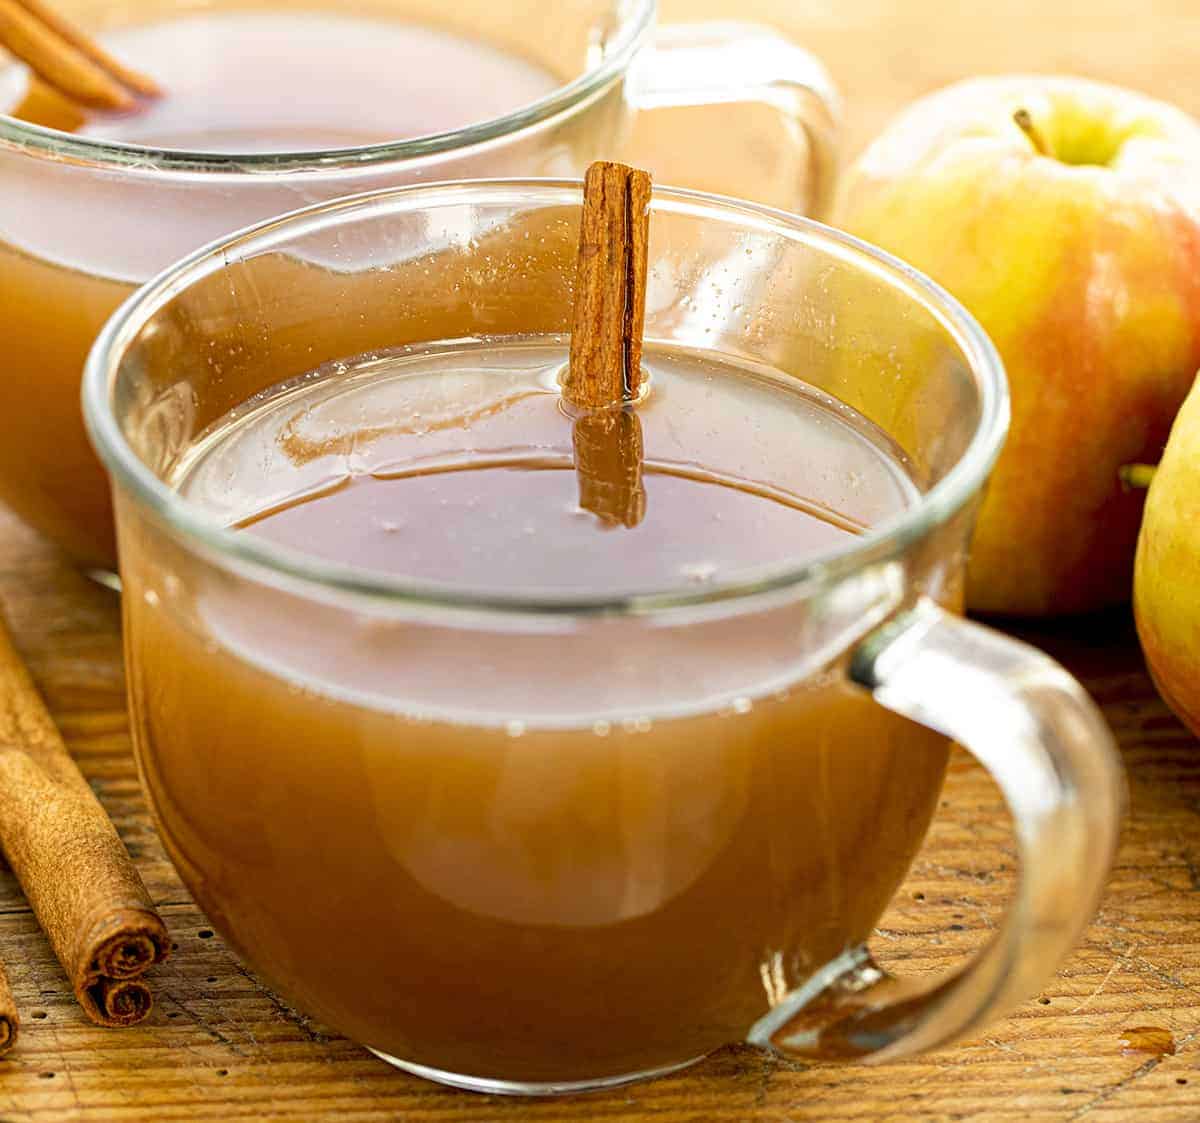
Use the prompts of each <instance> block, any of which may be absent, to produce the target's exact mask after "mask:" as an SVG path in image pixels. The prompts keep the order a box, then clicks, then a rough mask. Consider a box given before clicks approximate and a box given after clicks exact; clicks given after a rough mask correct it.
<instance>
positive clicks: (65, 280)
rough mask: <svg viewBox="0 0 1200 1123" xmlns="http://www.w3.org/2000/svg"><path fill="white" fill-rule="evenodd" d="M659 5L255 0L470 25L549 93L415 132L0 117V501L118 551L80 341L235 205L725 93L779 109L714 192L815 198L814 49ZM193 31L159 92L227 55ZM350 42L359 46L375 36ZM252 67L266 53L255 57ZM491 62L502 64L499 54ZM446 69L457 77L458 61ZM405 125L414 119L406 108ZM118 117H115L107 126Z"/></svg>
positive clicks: (455, 27)
mask: <svg viewBox="0 0 1200 1123" xmlns="http://www.w3.org/2000/svg"><path fill="white" fill-rule="evenodd" d="M60 7H61V8H62V9H63V11H64V14H66V15H67V16H70V17H72V18H75V19H77V20H78V21H79V22H80V24H81V25H83V26H84V27H87V28H88V29H91V30H96V31H100V32H112V31H114V30H116V31H118V32H119V31H120V29H122V28H129V27H137V26H140V25H143V24H152V23H153V21H156V20H164V19H169V18H172V17H179V18H183V17H185V16H186V17H188V18H203V17H204V16H205V15H206V14H207V15H212V14H213V13H217V14H218V15H220V14H222V13H225V14H228V13H229V12H237V11H238V10H240V9H242V8H244V7H245V5H244V4H243V3H240V2H238V0H206V2H204V3H202V4H196V3H193V2H192V0H134V2H132V3H126V2H122V3H113V2H108V0H62V2H61V3H60ZM655 7H656V6H655V4H654V2H653V0H578V2H573V3H570V4H556V3H547V2H545V0H513V2H510V3H487V2H483V0H470V2H462V3H456V4H445V3H440V2H435V0H390V2H389V0H361V2H355V3H344V2H339V3H337V4H332V3H329V2H326V3H305V4H292V5H289V4H287V3H283V2H280V3H276V4H274V5H272V6H270V7H268V8H266V9H265V10H266V11H267V12H268V13H270V12H272V11H276V10H278V11H289V12H291V11H299V12H304V13H308V14H309V16H310V17H311V14H312V13H317V14H318V15H319V14H321V13H336V15H337V17H338V18H343V19H344V18H346V17H349V16H358V15H361V16H362V17H371V18H382V19H388V20H393V21H403V22H404V23H405V24H406V25H420V26H421V27H429V28H435V29H439V30H440V31H443V32H446V33H451V34H454V35H458V36H462V37H464V38H463V40H462V41H463V42H466V41H467V40H470V41H472V42H475V43H480V42H482V43H484V44H486V45H487V47H488V49H489V50H490V51H492V54H489V55H488V58H489V59H491V65H493V68H495V67H497V66H500V65H501V64H500V63H497V59H503V57H505V54H507V55H511V56H513V57H514V58H516V59H517V62H516V63H514V65H519V66H521V67H524V68H525V72H527V73H526V74H525V76H526V79H529V75H530V74H534V73H535V72H536V73H537V74H541V75H542V76H543V77H545V78H546V81H545V88H546V91H547V92H545V93H544V94H543V95H542V96H540V97H539V98H538V100H536V101H534V102H532V103H528V104H515V105H513V106H512V108H511V111H508V112H506V113H505V114H504V115H503V116H499V117H494V118H493V119H491V120H485V121H481V122H479V123H478V124H474V125H471V126H469V127H465V128H461V129H457V130H456V131H451V132H443V133H437V134H434V135H422V136H418V137H416V139H410V140H401V141H394V140H393V137H394V134H391V133H389V132H388V131H387V120H388V117H387V112H386V104H385V106H384V111H381V110H380V108H379V106H378V105H377V104H372V105H370V106H367V105H365V104H364V107H363V117H364V120H365V119H367V118H368V117H369V118H370V127H369V128H368V127H367V126H366V125H364V127H363V129H362V132H363V133H367V134H369V133H370V132H371V130H372V129H373V130H374V132H375V134H376V135H375V136H374V137H373V138H372V140H379V141H384V140H386V141H388V142H389V143H378V144H374V143H372V144H370V145H368V146H362V147H354V148H337V149H333V150H321V151H313V150H305V151H301V152H297V153H290V154H289V153H287V152H274V151H272V152H250V153H247V152H246V150H245V149H244V148H242V147H238V148H236V152H238V153H239V154H235V155H220V154H216V153H212V152H207V151H185V150H183V148H182V147H179V146H177V145H176V144H175V143H174V141H173V139H172V134H171V132H170V129H169V127H167V126H164V127H167V133H166V138H165V139H163V140H161V143H156V144H155V146H154V147H152V148H146V147H138V146H136V145H129V144H128V143H126V142H121V143H112V142H106V141H104V140H102V139H96V138H94V137H90V136H84V135H72V134H70V133H64V132H59V131H55V130H52V129H48V128H42V127H40V126H37V125H32V124H28V123H25V122H22V121H18V120H16V119H14V118H12V117H0V336H2V337H3V338H4V340H5V360H4V366H3V372H2V374H3V377H0V500H3V501H5V502H7V503H8V504H9V505H10V506H11V507H12V508H13V510H15V511H16V512H17V513H18V514H19V515H20V516H21V517H22V518H23V519H24V520H25V521H26V522H28V523H29V524H30V525H32V526H34V527H35V528H37V529H39V530H41V531H42V532H44V533H45V534H46V535H48V536H49V537H50V538H52V539H54V540H55V541H56V542H58V543H59V544H60V545H61V546H63V547H64V548H65V549H66V550H67V551H68V552H69V553H70V554H71V556H72V557H73V558H74V559H75V561H76V562H78V563H79V564H81V565H83V566H85V567H92V568H95V569H97V570H100V571H104V570H109V569H111V568H112V567H113V565H114V562H115V558H114V542H113V536H112V514H111V509H110V505H109V499H108V487H107V483H106V481H105V480H104V478H103V474H102V472H101V470H100V467H99V465H98V464H97V462H96V460H95V457H94V456H93V454H92V452H91V450H90V448H89V447H88V444H87V440H86V437H85V435H84V431H83V426H82V422H81V420H80V417H79V408H78V394H79V378H80V374H81V371H82V368H83V362H84V358H85V356H86V354H87V350H88V348H89V347H90V345H91V343H92V341H93V339H94V338H95V335H96V333H97V332H98V331H99V330H100V327H101V325H102V324H103V323H104V321H105V319H106V318H107V317H108V316H109V314H110V313H111V312H112V311H113V309H115V308H116V307H117V305H118V304H119V303H120V302H121V301H122V300H123V299H124V298H125V297H126V296H128V295H129V293H130V292H131V291H132V290H133V288H134V287H136V286H137V285H138V284H140V283H141V282H142V281H144V280H146V279H147V278H148V277H150V276H152V275H153V274H154V273H155V272H157V271H158V270H160V269H162V268H165V267H166V266H167V265H168V264H169V263H170V262H172V261H174V260H176V259H178V258H179V257H181V256H182V255H183V254H185V253H188V252H190V251H192V250H194V249H196V248H197V247H198V246H200V245H203V244H204V243H206V242H208V241H210V240H211V239H213V238H215V237H218V236H220V235H223V234H226V233H229V232H231V231H233V230H236V229H238V228H240V227H242V226H245V225H247V224H248V223H251V222H256V221H260V220H262V219H265V218H267V217H269V216H271V215H274V214H280V213H283V212H285V211H289V210H293V209H295V208H297V207H301V206H304V205H308V204H311V203H314V202H318V201H322V200H326V199H331V198H334V197H336V196H341V195H348V194H352V193H357V192H361V191H366V190H369V189H372V188H379V187H383V186H389V185H395V184H401V183H408V182H412V181H415V180H425V181H432V180H443V179H464V178H476V177H479V176H481V175H513V174H520V175H564V174H568V175H574V174H579V173H581V172H582V170H583V169H584V167H585V166H586V165H587V164H588V163H589V162H590V161H591V160H593V159H595V158H597V157H601V156H603V157H606V158H612V157H615V156H618V155H619V154H620V153H621V151H622V149H623V148H624V147H625V146H626V143H627V140H628V137H629V134H630V130H631V127H632V124H633V122H634V119H635V117H636V116H637V115H638V113H639V112H640V111H641V109H642V107H643V106H644V107H647V108H658V107H665V106H681V105H689V104H695V105H715V104H722V103H731V102H737V101H742V102H748V103H761V106H762V107H763V108H762V109H761V112H762V113H768V112H769V113H774V114H775V116H776V118H777V122H778V127H777V128H776V130H775V133H774V135H773V136H771V137H769V138H768V140H767V141H766V142H765V143H764V140H763V137H762V135H761V134H762V130H763V129H764V128H765V127H766V126H765V125H764V124H763V120H762V118H761V116H759V117H756V118H755V120H756V121H757V122H758V124H757V125H756V126H755V127H756V129H757V130H758V133H757V134H756V135H755V136H754V137H752V138H751V139H752V140H753V141H754V143H753V144H746V145H742V146H741V147H739V148H737V150H736V151H737V154H738V159H739V160H741V161H743V163H744V166H742V167H739V168H736V169H734V168H731V167H729V161H728V160H727V161H726V169H727V170H726V173H725V175H724V178H723V179H722V182H721V184H720V185H721V186H722V188H723V189H725V190H729V191H733V192H735V193H736V192H737V191H739V190H740V189H742V188H743V187H746V188H747V189H748V190H751V191H759V192H767V191H769V193H770V195H771V197H770V198H768V200H767V201H770V202H773V203H777V204H781V205H785V206H791V207H794V208H796V209H798V210H801V211H806V210H810V209H814V208H816V207H819V205H820V201H821V200H822V199H823V198H824V197H825V195H826V194H827V192H828V189H829V187H830V183H831V165H832V145H833V137H832V131H833V123H832V117H833V101H834V95H833V93H832V92H831V89H830V86H829V82H828V78H827V76H826V75H825V72H824V71H823V69H822V68H821V66H820V65H819V63H817V62H816V61H815V60H814V59H813V58H812V56H810V55H808V54H807V53H805V52H804V51H802V50H801V49H800V48H798V47H796V46H794V45H792V44H791V43H789V42H787V41H786V40H784V39H782V38H780V37H779V36H777V35H775V34H774V33H772V32H770V31H767V30H765V29H763V28H758V27H753V26H749V25H732V24H696V25H693V26H680V27H666V28H659V29H656V28H655V26H654V19H655ZM255 11H259V12H260V16H257V17H253V18H264V17H262V16H261V11H262V9H255ZM337 33H339V32H336V31H335V32H334V33H331V34H337ZM340 33H344V31H343V32H340ZM189 34H191V33H189ZM194 35H195V43H196V45H195V48H194V50H193V51H191V52H190V54H189V57H188V58H187V59H180V60H175V62H174V65H175V66H176V67H177V68H178V69H177V71H173V70H172V67H171V66H170V65H165V66H164V67H163V69H162V71H161V72H160V73H161V77H162V79H163V82H164V85H165V86H166V87H167V89H168V90H169V89H170V88H171V83H172V78H173V77H174V78H175V79H176V80H177V81H179V82H183V81H184V77H183V75H184V74H185V73H188V74H190V73H192V72H193V71H203V70H204V68H205V67H208V68H210V69H211V68H212V67H216V66H218V65H219V64H220V62H221V59H220V58H216V57H213V58H209V57H207V56H206V54H205V50H206V49H209V48H211V45H209V48H206V46H205V42H206V41H205V40H204V39H203V35H202V32H201V31H196V32H195V33H194ZM309 38H311V37H309ZM121 42H123V40H120V39H118V40H117V43H118V46H117V50H118V53H120V46H119V44H120V43H121ZM129 42H134V41H133V40H130V41H129ZM385 46H386V43H385ZM142 49H143V50H144V51H146V52H148V55H149V57H148V58H145V59H143V58H140V57H133V58H131V59H130V60H129V61H132V62H134V63H135V64H137V65H143V66H144V67H146V68H148V69H150V70H151V71H152V72H154V71H156V68H157V66H158V65H159V64H158V60H157V58H156V57H155V54H154V51H153V49H152V48H151V47H146V46H145V45H143V48H142ZM211 49H213V50H215V48H211ZM297 49H299V48H297ZM329 49H330V50H332V49H333V47H332V46H330V47H329ZM356 49H361V50H362V51H364V52H365V51H366V50H367V45H366V44H362V45H360V47H359V48H356ZM464 49H465V48H464ZM472 49H476V50H478V49H479V48H472ZM496 52H500V54H497V53H496ZM127 53H128V52H127ZM266 57H267V58H269V57H270V56H269V55H268V56H266ZM480 57H482V56H480ZM243 61H244V62H245V61H246V60H243ZM375 62H376V64H378V62H379V60H378V59H375ZM278 63H279V60H278V59H275V60H274V61H273V62H271V63H270V65H272V66H275V65H278ZM246 65H261V66H266V65H267V62H265V61H264V59H263V58H260V59H259V60H258V61H257V62H255V61H254V60H253V59H251V60H249V61H248V62H246ZM364 65H365V64H364ZM430 65H431V66H433V65H436V64H435V63H430ZM189 68H190V69H189ZM23 73H24V72H23V71H19V70H18V69H16V68H15V67H13V68H9V70H8V71H7V73H6V72H4V71H0V98H3V97H4V96H7V98H8V104H5V103H4V102H3V101H0V108H9V109H12V108H15V106H14V105H13V104H12V103H14V102H16V101H19V100H20V95H21V90H22V88H23V80H22V79H21V75H22V74H23ZM492 74H493V78H494V79H495V80H496V81H503V80H504V78H503V74H502V73H501V72H500V71H497V70H495V69H493V71H492ZM497 75H499V76H497ZM294 77H295V76H293V78H294ZM449 80H451V81H459V82H462V81H464V78H463V77H462V76H459V75H451V76H450V79H449ZM529 80H530V81H532V79H529ZM6 82H7V85H6V84H5V83H6ZM312 82H313V83H314V84H316V90H317V94H318V98H317V101H318V102H320V101H321V99H323V98H325V97H326V94H328V97H329V98H332V97H333V93H334V92H335V91H332V90H328V91H324V92H323V91H322V89H321V87H320V76H319V68H314V74H313V77H312ZM527 84H528V83H526V85H527ZM6 91H7V93H6ZM269 92H270V94H271V96H270V97H268V98H267V99H266V101H265V102H264V105H265V106H266V108H265V109H264V112H265V113H268V114H269V115H276V116H278V115H281V114H283V115H286V113H287V112H288V111H289V106H288V102H289V98H288V97H286V96H284V97H280V96H279V93H280V91H278V90H271V91H269ZM283 93H284V94H285V95H286V94H287V91H283ZM296 96H297V97H298V95H296ZM383 101H384V102H385V103H386V102H387V99H386V97H385V98H383ZM167 104H169V103H167ZM368 110H370V112H368ZM412 112H419V110H412V109H411V108H410V110H409V113H410V115H411V113H412ZM155 120H157V118H156V119H155ZM170 120H171V118H170V116H169V113H168V115H167V121H168V123H169V122H170ZM225 124H226V125H228V124H229V122H225ZM300 124H302V125H303V124H314V123H311V122H304V121H301V122H300ZM410 127H416V128H419V124H418V125H416V126H413V125H412V124H411V122H410ZM113 128H114V129H117V128H118V127H117V126H116V125H114V126H113ZM118 135H124V134H123V133H120V131H119V129H118ZM132 135H136V134H132ZM185 136H186V133H185ZM163 146H166V147H167V148H169V149H170V150H162V148H163ZM185 147H186V146H185ZM647 157H648V154H646V153H639V159H641V160H643V162H648V164H649V166H651V168H652V169H653V170H654V171H655V172H656V173H658V174H660V175H661V176H664V177H667V178H669V177H670V173H671V159H670V153H669V152H666V151H663V152H656V153H654V154H653V156H652V158H650V159H647Z"/></svg>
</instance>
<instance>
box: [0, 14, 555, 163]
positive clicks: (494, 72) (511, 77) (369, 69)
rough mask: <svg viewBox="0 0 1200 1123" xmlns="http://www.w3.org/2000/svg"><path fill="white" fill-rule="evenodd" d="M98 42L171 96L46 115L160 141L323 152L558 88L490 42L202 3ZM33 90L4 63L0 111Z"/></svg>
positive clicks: (119, 136)
mask: <svg viewBox="0 0 1200 1123" xmlns="http://www.w3.org/2000/svg"><path fill="white" fill-rule="evenodd" d="M103 41H104V43H105V45H106V46H107V47H108V48H109V49H110V50H111V51H112V53H113V54H115V55H116V56H117V57H118V58H120V59H121V60H122V61H124V62H126V63H128V64H129V65H131V66H133V67H135V68H136V69H138V70H141V71H143V72H144V73H147V74H149V75H151V76H153V77H154V78H156V79H157V80H158V81H159V82H160V84H161V85H162V87H163V88H164V89H165V90H167V91H168V94H167V96H166V97H164V98H163V99H162V100H161V101H158V102H155V103H153V104H151V105H149V106H147V107H144V108H143V109H142V110H140V111H139V112H137V113H133V114H128V115H102V114H96V115H93V116H91V117H89V118H87V119H85V120H82V121H74V122H73V121H71V120H70V119H69V118H67V119H66V120H62V121H52V120H44V121H40V122H39V123H45V124H48V125H52V126H55V127H60V128H66V129H69V130H70V131H74V132H77V133H78V134H79V135H82V136H87V137H94V138H97V139H103V140H112V141H120V142H123V143H127V144H139V145H143V146H146V147H151V148H174V149H187V150H190V151H207V152H237V153H253V152H296V151H317V150H322V149H333V148H347V147H354V146H359V145H371V144H383V143H386V142H389V141H397V140H407V139H411V138H413V137H419V136H426V135H429V134H433V133H441V132H449V131H452V130H455V129H460V128H463V127H465V126H467V125H472V124H478V123H480V122H482V121H487V120H490V119H492V118H495V117H499V116H503V115H504V114H507V113H509V112H511V111H512V110H515V109H517V108H519V107H520V106H523V105H527V104H529V103H531V102H534V101H537V100H538V99H539V98H541V97H543V96H545V95H546V94H547V93H549V92H550V91H551V90H553V89H554V88H555V87H556V86H558V85H560V84H561V82H560V80H559V79H558V78H557V77H556V76H554V75H552V74H550V73H549V72H548V71H546V70H544V69H542V68H541V67H538V66H536V65H534V64H532V63H530V62H527V61H525V60H524V59H521V58H518V57H516V56H515V55H512V54H509V53H507V52H503V51H500V50H497V49H495V48H493V47H491V46H490V45H489V44H487V43H486V42H483V41H482V40H479V41H475V40H471V39H466V38H463V37H461V36H458V35H455V34H453V33H450V32H446V31H441V30H438V29H435V28H429V27H422V26H418V25H415V24H405V23H399V22H394V21H388V20H371V19H364V18H361V17H354V16H342V15H334V14H327V13H318V12H301V11H294V12H290V11H286V10H279V11H271V12H209V13H200V14H195V15H188V16H184V17H182V18H179V19H174V20H170V21H164V22H161V23H153V24H147V25H145V26H140V27H132V28H127V29H124V30H121V31H117V32H113V33H111V34H109V35H107V36H104V37H103ZM26 89H27V77H26V75H25V74H24V72H23V71H21V70H19V69H18V68H13V69H11V70H10V71H8V72H7V75H6V81H3V82H0V107H5V108H6V109H7V111H8V112H10V113H11V112H15V113H16V114H17V115H18V116H32V114H31V113H28V112H25V111H22V109H21V104H22V100H23V98H24V96H25V93H26ZM35 119H36V117H35Z"/></svg>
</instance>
